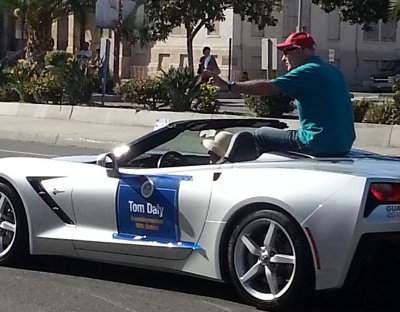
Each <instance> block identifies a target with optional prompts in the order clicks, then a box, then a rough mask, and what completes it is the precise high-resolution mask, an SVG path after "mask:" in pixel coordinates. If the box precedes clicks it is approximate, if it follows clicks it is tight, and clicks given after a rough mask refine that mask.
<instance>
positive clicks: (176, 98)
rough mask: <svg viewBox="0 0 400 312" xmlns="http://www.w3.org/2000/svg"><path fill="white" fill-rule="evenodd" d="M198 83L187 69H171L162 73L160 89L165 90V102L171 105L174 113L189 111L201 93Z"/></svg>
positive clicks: (163, 95)
mask: <svg viewBox="0 0 400 312" xmlns="http://www.w3.org/2000/svg"><path fill="white" fill-rule="evenodd" d="M196 83H197V79H196V78H195V77H194V74H193V72H192V71H191V70H190V69H189V68H187V67H185V68H173V67H171V68H170V69H169V70H168V71H167V72H165V71H162V75H161V77H160V87H161V89H162V90H164V92H163V94H162V97H163V98H162V100H163V102H164V103H169V105H170V107H171V110H172V111H176V112H185V111H189V110H190V109H191V106H192V102H193V100H194V99H195V98H196V97H197V96H198V94H199V92H200V88H198V87H197V84H196Z"/></svg>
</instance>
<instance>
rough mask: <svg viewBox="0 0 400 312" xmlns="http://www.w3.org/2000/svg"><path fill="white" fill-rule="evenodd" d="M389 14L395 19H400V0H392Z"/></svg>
mask: <svg viewBox="0 0 400 312" xmlns="http://www.w3.org/2000/svg"><path fill="white" fill-rule="evenodd" d="M389 15H390V17H391V18H392V19H394V20H395V21H399V20H400V0H391V1H390V4H389Z"/></svg>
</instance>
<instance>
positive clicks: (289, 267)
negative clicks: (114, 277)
mask: <svg viewBox="0 0 400 312" xmlns="http://www.w3.org/2000/svg"><path fill="white" fill-rule="evenodd" d="M262 126H269V127H275V128H281V129H282V128H285V127H286V124H284V123H281V122H279V121H275V120H264V119H215V120H191V121H180V122H174V123H171V124H169V125H167V126H165V127H163V128H161V129H158V130H155V131H153V132H151V133H149V134H147V135H145V136H143V137H141V138H139V139H137V140H135V141H133V142H131V143H129V144H127V145H124V146H120V147H118V148H116V149H114V150H113V152H111V153H107V154H102V155H100V156H96V157H89V156H88V157H83V156H82V157H66V158H58V159H38V158H4V159H0V238H1V239H0V263H1V264H10V263H13V262H15V261H20V260H21V259H26V257H27V255H28V254H35V255H36V254H41V255H44V254H45V255H61V256H67V257H77V258H84V259H90V260H95V261H101V262H109V263H117V264H124V265H130V266H137V267H146V268H153V269H157V270H168V271H175V272H179V273H184V274H193V275H197V276H199V277H203V278H208V279H214V280H218V281H227V282H229V283H232V284H233V285H234V286H235V288H236V289H237V292H238V294H239V295H240V297H241V298H242V300H243V301H244V302H247V303H249V304H252V305H256V306H258V307H262V308H267V309H271V310H281V309H284V308H287V307H289V306H293V305H295V304H296V305H297V304H298V303H301V302H302V301H306V300H307V298H309V296H310V295H311V294H312V293H313V292H314V291H316V290H324V289H335V288H341V287H343V286H344V285H345V284H346V282H348V281H350V280H352V279H353V277H354V276H357V272H358V271H360V269H362V267H363V265H364V266H365V265H368V262H367V261H366V260H367V258H366V257H365V255H368V256H371V254H372V252H373V251H376V252H379V251H380V247H382V246H384V245H385V244H394V246H395V247H394V248H396V249H398V248H399V244H400V160H399V159H396V158H390V157H385V156H380V155H377V154H372V153H367V152H363V151H357V150H354V151H352V152H351V153H350V154H349V155H348V156H346V157H343V158H315V157H312V156H310V155H304V154H296V153H289V152H284V151H283V152H282V151H280V152H276V151H275V152H274V151H271V152H270V153H264V154H262V155H259V154H258V151H257V147H256V145H255V142H254V137H253V135H252V132H254V130H255V129H256V128H258V127H262ZM221 130H227V131H230V132H232V133H234V135H233V137H232V140H231V141H230V146H229V148H228V150H227V152H226V155H225V159H224V161H223V162H221V163H218V164H210V163H209V155H208V154H207V150H206V149H205V148H204V147H203V145H202V140H204V139H205V138H208V137H213V136H215V134H216V133H218V132H219V131H221ZM388 249H389V250H390V248H388ZM381 255H382V254H378V256H381ZM368 258H371V257H368Z"/></svg>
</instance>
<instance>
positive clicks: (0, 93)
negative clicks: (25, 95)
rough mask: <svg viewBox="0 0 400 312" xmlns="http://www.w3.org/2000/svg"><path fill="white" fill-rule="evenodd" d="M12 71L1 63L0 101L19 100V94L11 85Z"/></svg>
mask: <svg viewBox="0 0 400 312" xmlns="http://www.w3.org/2000/svg"><path fill="white" fill-rule="evenodd" d="M10 82H11V78H10V71H9V70H8V69H7V68H5V67H4V66H2V65H1V64H0V101H1V102H13V101H18V100H19V96H18V94H17V93H16V92H15V91H13V90H12V87H11V86H10Z"/></svg>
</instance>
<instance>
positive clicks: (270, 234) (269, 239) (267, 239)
mask: <svg viewBox="0 0 400 312" xmlns="http://www.w3.org/2000/svg"><path fill="white" fill-rule="evenodd" d="M274 232H275V224H273V223H272V222H271V223H270V224H269V227H268V231H267V234H266V235H265V239H264V247H266V248H267V250H268V251H269V250H271V243H272V237H273V236H274Z"/></svg>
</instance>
